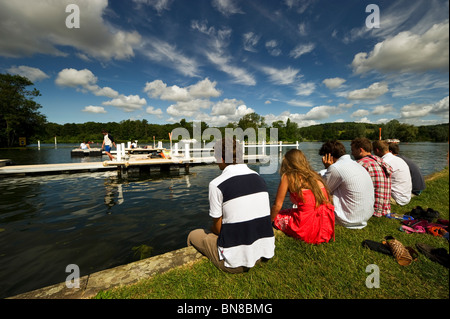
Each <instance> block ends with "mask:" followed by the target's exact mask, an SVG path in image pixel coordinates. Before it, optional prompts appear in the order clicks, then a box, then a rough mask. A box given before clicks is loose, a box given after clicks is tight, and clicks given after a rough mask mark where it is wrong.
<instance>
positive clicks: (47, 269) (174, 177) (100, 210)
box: [0, 142, 448, 298]
mask: <svg viewBox="0 0 450 319" xmlns="http://www.w3.org/2000/svg"><path fill="white" fill-rule="evenodd" d="M344 145H345V146H346V148H347V150H348V151H349V150H350V146H349V142H344ZM320 146H321V143H313V142H308V143H300V149H301V150H303V151H304V152H305V154H306V156H307V157H308V159H309V161H310V163H311V165H312V166H313V168H314V169H316V170H320V169H322V168H323V165H322V163H321V158H320V156H319V155H318V150H319V148H320ZM74 147H76V146H75V145H70V144H59V145H57V147H55V146H54V145H41V148H40V149H38V148H37V147H36V146H29V147H27V148H25V149H22V150H0V159H6V158H8V159H11V160H12V161H13V163H14V164H17V165H18V164H47V163H71V162H80V161H102V160H106V159H107V157H105V156H103V157H92V158H82V159H81V158H72V157H71V156H70V151H71V149H73V148H74ZM288 149H289V148H283V153H284V152H286V151H287V150H288ZM273 150H274V153H275V154H277V155H275V157H274V158H275V161H276V164H277V165H276V167H278V160H279V159H280V158H281V156H278V150H277V149H276V148H273ZM269 152H270V151H269V149H267V153H269ZM400 152H401V153H402V154H404V155H405V156H407V157H409V158H411V159H412V160H413V161H415V162H416V163H417V164H418V165H419V167H420V168H421V169H422V173H423V174H424V175H428V174H431V173H433V172H435V171H438V170H441V169H442V168H444V167H445V166H446V165H447V152H448V144H447V143H410V144H400ZM273 160H274V159H273ZM267 165H268V164H266V165H262V164H250V165H249V166H250V167H251V168H253V169H254V170H255V171H257V172H262V171H261V169H262V168H263V167H267ZM271 165H273V163H272V164H271ZM272 171H273V173H271V174H262V175H261V176H262V177H263V178H264V179H265V180H266V183H267V185H268V188H269V193H270V198H271V201H273V200H274V197H275V193H276V190H277V187H278V182H279V175H278V173H277V172H274V171H275V170H272ZM220 173H221V171H220V170H219V169H218V167H217V166H216V165H204V166H195V167H192V168H191V169H190V172H189V173H185V172H184V170H180V172H179V173H165V174H162V173H152V174H149V175H146V176H134V177H131V176H130V177H127V176H125V175H124V176H119V175H118V174H117V172H95V173H79V174H71V175H51V176H36V177H3V178H0V196H1V197H0V298H5V297H8V296H13V295H16V294H19V293H23V292H27V291H30V290H34V289H38V288H41V287H45V286H48V285H51V284H56V283H60V282H64V281H65V280H66V278H67V276H68V275H69V274H70V273H66V266H67V265H69V264H76V265H78V266H79V268H80V274H81V276H84V275H87V274H90V273H94V272H97V271H100V270H103V269H107V268H111V267H115V266H118V265H123V264H126V263H129V262H133V261H136V260H139V258H140V253H141V252H144V253H148V251H149V250H150V251H151V255H152V256H153V255H158V254H162V253H165V252H168V251H171V250H175V249H179V248H182V247H185V246H186V237H187V235H188V234H189V232H190V231H191V230H193V229H196V228H201V227H202V228H206V227H209V226H210V218H209V216H208V208H209V203H208V184H209V182H210V181H211V180H212V179H214V178H215V177H217V176H218V175H220ZM285 203H286V205H289V202H288V199H287V200H286V201H285ZM139 247H140V248H141V249H139ZM145 256H148V254H147V255H145Z"/></svg>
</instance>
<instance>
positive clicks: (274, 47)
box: [266, 40, 281, 56]
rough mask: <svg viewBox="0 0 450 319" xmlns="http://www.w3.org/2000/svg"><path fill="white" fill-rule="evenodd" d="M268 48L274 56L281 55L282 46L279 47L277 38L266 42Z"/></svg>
mask: <svg viewBox="0 0 450 319" xmlns="http://www.w3.org/2000/svg"><path fill="white" fill-rule="evenodd" d="M266 49H267V51H268V52H269V54H270V55H272V56H279V55H280V54H281V50H280V48H278V41H277V40H270V41H267V42H266Z"/></svg>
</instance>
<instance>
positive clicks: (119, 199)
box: [104, 177, 124, 214]
mask: <svg viewBox="0 0 450 319" xmlns="http://www.w3.org/2000/svg"><path fill="white" fill-rule="evenodd" d="M104 186H105V205H106V207H107V214H111V209H112V208H113V207H114V206H115V205H122V204H123V202H124V197H123V185H122V183H119V181H118V179H117V178H113V177H111V178H107V179H105V182H104Z"/></svg>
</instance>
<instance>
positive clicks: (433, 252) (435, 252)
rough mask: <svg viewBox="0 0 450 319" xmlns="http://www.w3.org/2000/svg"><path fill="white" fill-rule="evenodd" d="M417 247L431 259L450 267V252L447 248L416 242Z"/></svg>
mask: <svg viewBox="0 0 450 319" xmlns="http://www.w3.org/2000/svg"><path fill="white" fill-rule="evenodd" d="M416 247H417V249H418V250H419V251H420V252H421V253H422V254H424V255H425V256H427V257H428V258H429V259H430V260H432V261H434V262H437V263H439V264H441V265H443V266H445V267H447V268H449V267H448V266H449V254H448V252H447V250H445V248H434V247H432V246H430V245H427V244H421V243H419V244H416Z"/></svg>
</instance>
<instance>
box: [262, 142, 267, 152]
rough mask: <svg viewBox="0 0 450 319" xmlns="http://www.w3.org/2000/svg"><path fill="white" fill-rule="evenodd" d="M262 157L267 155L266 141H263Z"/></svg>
mask: <svg viewBox="0 0 450 319" xmlns="http://www.w3.org/2000/svg"><path fill="white" fill-rule="evenodd" d="M262 155H266V140H263V141H262Z"/></svg>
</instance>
